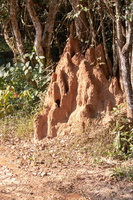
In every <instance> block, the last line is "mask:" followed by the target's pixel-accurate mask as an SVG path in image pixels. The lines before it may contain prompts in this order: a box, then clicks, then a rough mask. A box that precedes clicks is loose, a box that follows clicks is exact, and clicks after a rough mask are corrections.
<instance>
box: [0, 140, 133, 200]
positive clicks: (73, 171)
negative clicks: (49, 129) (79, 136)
mask: <svg viewBox="0 0 133 200" xmlns="http://www.w3.org/2000/svg"><path fill="white" fill-rule="evenodd" d="M69 139H70V138H69ZM57 140H58V145H57V146H58V147H56V151H55V144H54V143H55V139H51V140H48V139H46V141H45V142H44V141H43V142H42V143H38V144H34V142H33V141H24V140H19V139H15V140H14V139H9V140H0V142H1V143H0V199H1V200H33V199H36V200H133V182H132V181H131V180H128V179H122V180H116V179H115V178H114V177H112V176H111V170H112V169H114V168H115V167H116V166H117V165H118V161H115V160H108V159H104V158H100V159H96V160H95V162H94V160H93V161H92V160H91V159H90V157H89V156H88V153H86V154H85V153H83V154H81V153H79V152H74V153H73V154H70V156H69V159H68V156H66V159H65V158H64V159H63V157H62V155H67V153H66V154H65V149H64V147H65V146H66V145H67V144H66V141H65V140H63V139H62V140H61V139H60V138H58V139H56V142H57ZM57 149H58V151H57ZM61 149H62V151H64V152H63V154H59V151H61ZM68 152H69V149H68ZM75 155H76V159H75ZM120 162H121V161H120ZM125 162H126V161H125ZM119 164H121V165H123V164H125V165H126V163H124V162H123V163H122V162H121V163H119ZM130 165H132V160H130Z"/></svg>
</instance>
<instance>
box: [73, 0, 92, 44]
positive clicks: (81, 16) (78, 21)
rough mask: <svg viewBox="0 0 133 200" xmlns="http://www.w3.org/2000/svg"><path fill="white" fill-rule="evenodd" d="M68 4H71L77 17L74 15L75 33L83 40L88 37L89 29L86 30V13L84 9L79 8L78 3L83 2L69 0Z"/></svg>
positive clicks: (87, 25)
mask: <svg viewBox="0 0 133 200" xmlns="http://www.w3.org/2000/svg"><path fill="white" fill-rule="evenodd" d="M69 1H70V4H71V5H72V8H73V11H74V14H77V17H75V19H74V21H75V27H76V35H77V36H78V38H79V39H80V40H81V41H82V42H85V41H87V40H88V38H89V31H88V27H89V24H88V20H87V17H86V13H85V11H84V10H81V8H80V5H81V6H82V4H83V3H84V2H82V1H80V0H69Z"/></svg>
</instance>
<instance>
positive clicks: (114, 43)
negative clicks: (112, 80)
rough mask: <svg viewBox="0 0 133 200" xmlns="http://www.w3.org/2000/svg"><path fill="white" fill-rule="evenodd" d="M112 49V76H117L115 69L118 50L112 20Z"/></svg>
mask: <svg viewBox="0 0 133 200" xmlns="http://www.w3.org/2000/svg"><path fill="white" fill-rule="evenodd" d="M112 50H113V76H117V70H118V51H117V42H116V29H115V22H114V21H113V43H112Z"/></svg>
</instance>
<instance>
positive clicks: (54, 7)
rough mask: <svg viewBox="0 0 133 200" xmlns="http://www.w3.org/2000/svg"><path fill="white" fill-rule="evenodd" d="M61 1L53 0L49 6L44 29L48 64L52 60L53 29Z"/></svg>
mask: <svg viewBox="0 0 133 200" xmlns="http://www.w3.org/2000/svg"><path fill="white" fill-rule="evenodd" d="M61 2H62V0H51V2H50V6H49V13H48V17H47V19H46V24H45V29H44V32H43V37H42V44H43V48H44V52H45V57H46V66H47V65H49V64H50V62H51V60H52V58H51V43H52V37H53V29H54V23H55V18H56V14H57V12H58V10H59V7H60V5H61Z"/></svg>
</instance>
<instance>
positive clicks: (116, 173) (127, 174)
mask: <svg viewBox="0 0 133 200" xmlns="http://www.w3.org/2000/svg"><path fill="white" fill-rule="evenodd" d="M111 176H112V177H114V178H115V179H116V180H122V179H124V178H125V179H128V180H133V167H132V166H131V167H116V168H115V169H113V170H112V174H111Z"/></svg>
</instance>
